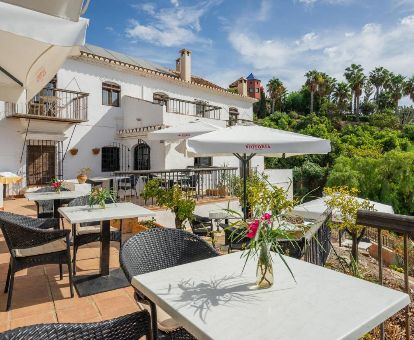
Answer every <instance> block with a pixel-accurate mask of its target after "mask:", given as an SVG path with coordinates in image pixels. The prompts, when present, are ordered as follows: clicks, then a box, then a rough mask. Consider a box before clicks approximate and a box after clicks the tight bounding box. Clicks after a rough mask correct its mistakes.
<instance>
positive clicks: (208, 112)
mask: <svg viewBox="0 0 414 340" xmlns="http://www.w3.org/2000/svg"><path fill="white" fill-rule="evenodd" d="M160 104H166V111H167V112H169V113H177V114H182V115H188V116H195V117H200V118H209V119H216V120H220V115H221V110H222V109H221V107H219V106H214V105H209V104H207V103H205V102H203V101H188V100H183V99H177V98H166V99H165V100H164V101H163V102H162V103H160Z"/></svg>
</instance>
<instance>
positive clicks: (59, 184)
mask: <svg viewBox="0 0 414 340" xmlns="http://www.w3.org/2000/svg"><path fill="white" fill-rule="evenodd" d="M50 186H51V187H52V188H53V189H54V190H55V191H56V192H57V193H59V192H60V191H61V190H62V188H63V181H62V180H59V179H57V178H52V180H51V181H50Z"/></svg>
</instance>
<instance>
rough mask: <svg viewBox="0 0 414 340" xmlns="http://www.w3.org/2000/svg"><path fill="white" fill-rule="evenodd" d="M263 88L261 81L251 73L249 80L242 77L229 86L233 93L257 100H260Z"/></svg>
mask: <svg viewBox="0 0 414 340" xmlns="http://www.w3.org/2000/svg"><path fill="white" fill-rule="evenodd" d="M261 87H262V83H261V81H260V79H257V78H256V77H255V76H254V74H253V73H250V74H249V75H248V76H247V78H243V77H241V78H239V79H237V80H235V81H234V82H232V83H231V84H230V85H229V89H231V90H232V91H234V92H236V93H238V94H241V95H243V96H249V97H251V98H255V99H260V89H261Z"/></svg>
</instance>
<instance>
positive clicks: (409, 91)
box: [404, 76, 414, 102]
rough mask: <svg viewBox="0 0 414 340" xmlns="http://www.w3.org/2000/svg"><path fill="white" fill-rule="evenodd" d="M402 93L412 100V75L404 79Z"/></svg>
mask: <svg viewBox="0 0 414 340" xmlns="http://www.w3.org/2000/svg"><path fill="white" fill-rule="evenodd" d="M404 93H405V94H406V95H407V96H410V98H411V100H412V101H413V102H414V76H413V77H411V78H410V79H408V80H407V81H406V83H405V91H404Z"/></svg>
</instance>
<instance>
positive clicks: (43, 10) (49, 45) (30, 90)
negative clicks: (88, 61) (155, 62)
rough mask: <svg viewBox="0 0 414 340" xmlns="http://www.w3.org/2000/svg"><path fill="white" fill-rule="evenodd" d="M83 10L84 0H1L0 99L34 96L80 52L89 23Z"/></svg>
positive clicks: (13, 100)
mask: <svg viewBox="0 0 414 340" xmlns="http://www.w3.org/2000/svg"><path fill="white" fill-rule="evenodd" d="M22 6H24V7H22ZM26 7H27V8H26ZM81 10H82V1H80V0H74V1H72V0H56V1H39V0H37V1H23V0H8V1H0V46H1V53H0V100H2V101H9V102H17V101H21V100H22V99H24V100H25V101H28V100H30V99H31V98H32V97H33V96H35V95H36V94H37V93H38V92H39V91H40V90H41V89H42V88H43V87H44V86H45V85H46V84H47V83H48V82H49V81H50V79H52V78H53V77H54V75H55V74H56V72H57V71H58V69H59V68H60V66H61V65H62V64H63V62H64V61H65V59H66V57H68V56H69V55H71V54H75V53H78V49H77V48H76V46H79V45H83V44H84V43H85V34H86V28H87V26H88V20H87V19H83V18H79V15H80V14H81ZM68 19H70V20H68ZM25 92H26V93H25ZM24 95H25V96H24Z"/></svg>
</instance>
